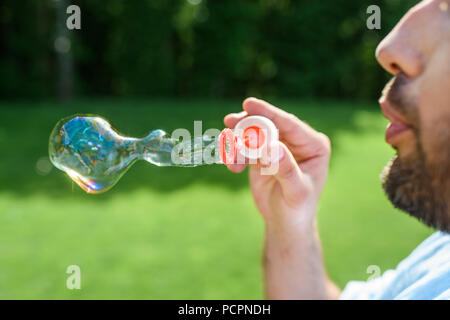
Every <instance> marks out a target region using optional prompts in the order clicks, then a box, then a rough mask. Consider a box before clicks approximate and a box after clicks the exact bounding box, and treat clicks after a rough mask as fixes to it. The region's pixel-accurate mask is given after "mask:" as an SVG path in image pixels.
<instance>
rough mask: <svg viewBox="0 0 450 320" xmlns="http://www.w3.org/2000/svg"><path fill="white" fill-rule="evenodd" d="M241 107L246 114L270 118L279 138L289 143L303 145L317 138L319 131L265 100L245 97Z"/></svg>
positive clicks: (315, 140)
mask: <svg viewBox="0 0 450 320" xmlns="http://www.w3.org/2000/svg"><path fill="white" fill-rule="evenodd" d="M243 108H244V110H245V111H247V113H248V115H260V116H264V117H266V118H269V119H270V120H272V121H273V123H274V124H275V126H276V127H277V128H278V130H279V133H280V136H281V138H282V139H284V140H286V141H287V142H289V143H290V144H296V145H304V144H308V143H311V142H317V140H318V139H319V133H318V132H317V131H315V130H314V129H313V128H311V127H310V126H309V125H308V124H306V123H305V122H303V121H301V120H300V119H298V118H297V117H295V116H294V115H292V114H289V113H287V112H286V111H283V110H281V109H279V108H277V107H274V106H273V105H271V104H270V103H268V102H266V101H263V100H259V99H256V98H247V99H245V100H244V102H243Z"/></svg>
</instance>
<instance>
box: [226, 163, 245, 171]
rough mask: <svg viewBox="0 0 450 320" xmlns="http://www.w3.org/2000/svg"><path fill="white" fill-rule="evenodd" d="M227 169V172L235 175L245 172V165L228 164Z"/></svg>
mask: <svg viewBox="0 0 450 320" xmlns="http://www.w3.org/2000/svg"><path fill="white" fill-rule="evenodd" d="M227 167H228V170H230V171H232V172H235V173H241V172H242V171H244V170H245V168H246V167H247V165H246V164H237V163H233V164H230V165H229V166H227Z"/></svg>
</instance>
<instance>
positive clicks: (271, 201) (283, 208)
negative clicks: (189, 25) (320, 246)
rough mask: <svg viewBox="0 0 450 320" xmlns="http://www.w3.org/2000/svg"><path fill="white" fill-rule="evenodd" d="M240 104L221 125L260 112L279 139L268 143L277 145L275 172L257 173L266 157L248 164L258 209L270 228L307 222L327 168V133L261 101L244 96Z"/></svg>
mask: <svg viewBox="0 0 450 320" xmlns="http://www.w3.org/2000/svg"><path fill="white" fill-rule="evenodd" d="M243 108H244V111H243V112H241V113H237V114H229V115H227V116H226V117H225V120H224V122H225V125H226V126H228V127H229V128H234V126H235V125H236V123H237V122H239V121H240V120H241V119H243V118H245V117H246V116H248V115H260V116H264V117H266V118H269V119H270V120H272V121H273V123H274V124H275V126H276V127H277V128H278V130H279V135H280V142H277V143H276V144H274V145H272V146H271V149H272V150H273V149H274V148H278V154H279V157H281V159H280V160H279V169H278V171H277V173H275V174H274V175H261V174H260V168H259V166H260V165H270V163H269V161H270V160H267V162H266V163H264V160H263V162H262V163H259V165H254V166H253V165H252V166H251V168H250V183H251V188H252V192H253V196H254V198H255V202H256V205H257V206H258V209H259V211H260V212H261V214H262V215H263V217H264V219H265V220H266V222H267V224H269V225H270V226H271V227H274V228H275V227H277V225H279V226H280V227H283V226H285V225H289V226H294V225H295V226H297V225H300V224H311V223H312V222H313V218H314V213H315V208H316V204H317V201H318V199H319V196H320V193H321V192H322V189H323V186H324V184H325V180H326V177H327V172H328V161H329V158H330V142H329V139H328V137H327V136H325V135H324V134H322V133H319V132H317V131H315V130H314V129H312V128H311V127H310V126H309V125H307V124H306V123H304V122H302V121H301V120H299V119H298V118H297V117H296V116H294V115H292V114H289V113H287V112H285V111H283V110H280V109H278V108H276V107H274V106H272V105H270V104H269V103H267V102H265V101H262V100H258V99H255V98H248V99H246V100H245V101H244V103H243ZM269 153H271V151H269ZM245 167H246V165H245V164H233V165H230V166H229V169H230V170H231V171H234V172H241V171H242V170H244V169H245Z"/></svg>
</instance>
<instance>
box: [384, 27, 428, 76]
mask: <svg viewBox="0 0 450 320" xmlns="http://www.w3.org/2000/svg"><path fill="white" fill-rule="evenodd" d="M418 49H419V48H417V46H416V44H415V43H414V41H413V40H412V39H410V38H408V37H407V36H405V35H402V34H401V31H400V32H399V31H398V30H394V31H392V32H391V33H390V34H388V35H387V36H386V38H384V39H383V41H381V42H380V44H379V45H378V47H377V49H376V57H377V60H378V62H379V63H380V64H381V66H382V67H383V68H384V69H386V71H388V72H390V73H392V74H394V75H396V74H398V73H400V72H402V73H404V74H405V75H406V76H408V77H410V78H414V77H417V76H418V75H419V74H420V73H421V72H422V70H423V62H422V55H421V54H420V51H419V50H418Z"/></svg>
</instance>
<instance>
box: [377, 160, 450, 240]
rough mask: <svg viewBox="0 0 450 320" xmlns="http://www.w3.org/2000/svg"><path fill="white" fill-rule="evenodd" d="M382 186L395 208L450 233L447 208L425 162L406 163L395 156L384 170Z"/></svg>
mask: <svg viewBox="0 0 450 320" xmlns="http://www.w3.org/2000/svg"><path fill="white" fill-rule="evenodd" d="M381 182H382V186H383V189H384V191H385V193H386V195H387V197H388V198H389V200H390V201H391V203H392V204H393V205H394V207H396V208H397V209H400V210H402V211H404V212H406V213H408V214H410V215H411V216H413V217H415V218H417V219H419V220H420V221H422V222H423V223H424V224H426V225H428V226H430V227H433V228H436V229H439V230H441V231H447V232H448V231H450V222H449V218H448V216H447V207H446V204H445V202H444V201H443V200H442V199H440V198H439V197H438V196H437V194H436V193H435V192H433V185H432V180H431V178H430V177H429V176H428V175H427V172H426V170H425V166H424V161H423V158H420V157H417V158H416V159H404V158H401V157H399V156H398V155H396V156H395V157H393V158H392V159H391V160H390V161H389V162H388V163H387V165H386V166H385V168H384V169H383V171H382V173H381Z"/></svg>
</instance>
